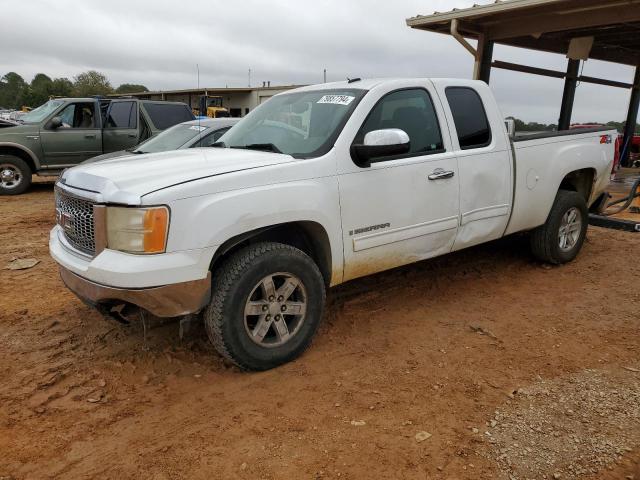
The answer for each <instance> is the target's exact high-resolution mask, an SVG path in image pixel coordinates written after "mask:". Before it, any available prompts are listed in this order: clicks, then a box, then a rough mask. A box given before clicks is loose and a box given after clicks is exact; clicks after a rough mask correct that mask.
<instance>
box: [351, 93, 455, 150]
mask: <svg viewBox="0 0 640 480" xmlns="http://www.w3.org/2000/svg"><path fill="white" fill-rule="evenodd" d="M389 128H398V129H400V130H403V131H404V132H405V133H406V134H407V135H409V140H410V142H411V143H410V145H411V146H410V150H409V152H408V153H406V154H403V155H399V156H398V155H396V156H393V157H388V158H386V160H395V159H397V158H405V157H414V156H419V155H429V154H434V153H442V152H444V144H443V142H442V133H441V131H440V124H439V122H438V116H437V114H436V111H435V108H434V106H433V101H432V99H431V95H429V92H427V91H426V90H424V89H422V88H408V89H403V90H397V91H395V92H391V93H388V94H386V95H385V96H384V97H382V98H381V99H380V100H379V101H378V103H377V104H376V105H375V106H374V107H373V109H372V110H371V112H370V113H369V115H368V117H367V119H366V120H365V121H364V123H363V124H362V127H360V130H359V131H358V134H357V135H356V138H355V140H354V142H353V143H354V144H358V143H363V142H364V137H365V135H366V134H367V133H369V132H372V131H374V130H384V129H389Z"/></svg>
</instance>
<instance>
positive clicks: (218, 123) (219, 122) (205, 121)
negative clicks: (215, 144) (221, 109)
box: [180, 117, 241, 128]
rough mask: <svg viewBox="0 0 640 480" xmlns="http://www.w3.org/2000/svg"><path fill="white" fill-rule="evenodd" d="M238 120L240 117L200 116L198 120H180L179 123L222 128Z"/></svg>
mask: <svg viewBox="0 0 640 480" xmlns="http://www.w3.org/2000/svg"><path fill="white" fill-rule="evenodd" d="M240 120H241V118H233V117H226V118H201V119H200V120H198V119H195V120H189V121H188V122H182V123H181V124H180V125H189V126H192V125H193V126H195V125H197V126H199V127H206V128H214V127H220V128H224V127H229V126H231V125H235V124H236V123H238V122H239V121H240Z"/></svg>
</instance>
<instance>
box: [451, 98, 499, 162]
mask: <svg viewBox="0 0 640 480" xmlns="http://www.w3.org/2000/svg"><path fill="white" fill-rule="evenodd" d="M446 95H447V101H448V102H449V106H450V107H451V114H452V115H453V122H454V123H455V125H456V130H457V132H458V141H459V142H460V148H461V149H462V150H470V149H473V148H482V147H486V146H488V145H489V144H490V143H491V127H490V126H489V120H488V119H487V114H486V112H485V110H484V105H482V100H481V99H480V95H478V92H476V91H475V90H473V89H472V88H469V87H449V88H447V90H446Z"/></svg>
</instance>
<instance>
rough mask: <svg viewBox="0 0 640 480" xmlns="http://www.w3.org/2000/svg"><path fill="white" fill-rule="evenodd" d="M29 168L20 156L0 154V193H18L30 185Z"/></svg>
mask: <svg viewBox="0 0 640 480" xmlns="http://www.w3.org/2000/svg"><path fill="white" fill-rule="evenodd" d="M31 174H32V172H31V168H29V165H27V162H25V161H24V160H23V159H21V158H20V157H16V156H14V155H0V195H19V194H21V193H24V192H25V191H26V190H27V189H28V188H29V185H31Z"/></svg>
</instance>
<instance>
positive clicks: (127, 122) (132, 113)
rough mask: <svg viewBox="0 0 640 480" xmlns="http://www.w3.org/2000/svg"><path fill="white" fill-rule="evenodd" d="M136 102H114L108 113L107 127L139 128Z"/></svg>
mask: <svg viewBox="0 0 640 480" xmlns="http://www.w3.org/2000/svg"><path fill="white" fill-rule="evenodd" d="M137 122H138V109H137V108H136V102H113V103H112V104H111V106H110V108H109V112H108V114H107V128H131V129H134V128H138V123H137Z"/></svg>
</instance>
